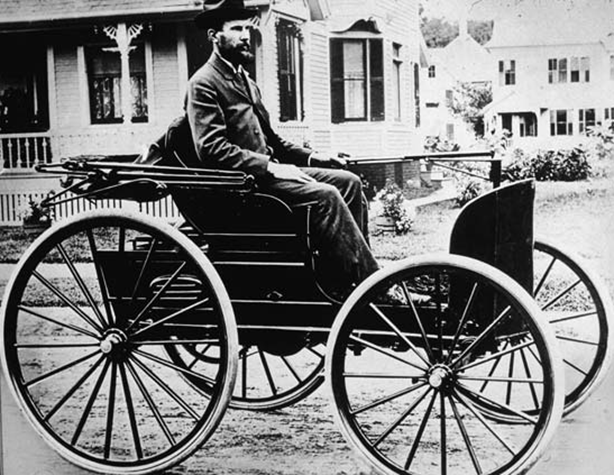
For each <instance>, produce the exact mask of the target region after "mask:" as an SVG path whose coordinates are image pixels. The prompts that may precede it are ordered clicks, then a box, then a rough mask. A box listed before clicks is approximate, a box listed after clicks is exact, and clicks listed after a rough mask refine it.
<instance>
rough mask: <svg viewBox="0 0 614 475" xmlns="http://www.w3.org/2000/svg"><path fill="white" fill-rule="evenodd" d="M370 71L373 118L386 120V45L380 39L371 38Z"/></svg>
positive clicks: (374, 119)
mask: <svg viewBox="0 0 614 475" xmlns="http://www.w3.org/2000/svg"><path fill="white" fill-rule="evenodd" d="M369 46H370V48H369V71H370V74H371V78H370V84H369V87H370V89H371V120H373V121H381V120H384V118H385V117H384V116H385V114H384V102H385V100H384V47H383V41H382V40H380V39H377V40H370V45H369Z"/></svg>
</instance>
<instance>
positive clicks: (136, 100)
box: [86, 43, 147, 124]
mask: <svg viewBox="0 0 614 475" xmlns="http://www.w3.org/2000/svg"><path fill="white" fill-rule="evenodd" d="M86 61H87V76H88V85H89V94H90V116H91V121H92V124H113V123H121V122H122V121H123V116H122V100H123V98H124V97H125V95H126V94H124V91H122V72H121V57H120V53H119V51H118V50H117V48H115V47H100V46H91V47H87V48H86ZM129 70H130V91H129V97H130V101H131V105H132V107H131V110H132V114H131V117H130V120H131V121H132V122H147V78H146V75H145V47H144V45H143V44H142V43H141V44H138V45H136V46H135V47H134V48H133V49H132V50H131V51H130V59H129Z"/></svg>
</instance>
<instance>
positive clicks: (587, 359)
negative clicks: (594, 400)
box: [533, 241, 614, 414]
mask: <svg viewBox="0 0 614 475" xmlns="http://www.w3.org/2000/svg"><path fill="white" fill-rule="evenodd" d="M580 262H581V260H580V259H579V258H576V257H572V254H570V253H568V252H567V251H562V250H561V249H559V248H557V247H555V246H553V245H552V244H549V243H547V242H543V241H536V242H535V246H534V252H533V266H534V275H535V288H534V292H533V293H534V298H535V300H536V301H537V304H538V306H539V307H540V309H541V310H542V311H543V312H544V313H545V314H546V317H547V319H548V321H549V322H550V323H551V324H552V326H553V328H554V331H555V335H556V338H557V340H558V343H559V347H560V348H561V353H562V355H563V362H564V365H563V366H564V368H565V411H564V412H565V414H569V413H570V412H572V411H573V410H575V409H577V408H578V407H579V406H580V405H581V404H582V403H583V402H584V401H585V400H586V398H587V397H588V396H589V395H590V394H591V392H592V391H593V389H595V388H596V387H597V386H598V384H599V383H600V382H601V381H602V379H603V376H604V375H605V374H606V372H607V369H608V368H609V366H610V363H611V360H612V346H613V345H614V336H613V334H612V333H613V332H612V321H611V320H612V312H613V309H612V302H611V300H610V296H609V293H608V290H607V288H606V287H605V285H604V284H603V283H602V282H601V280H600V279H598V278H597V277H596V276H594V275H591V274H590V272H589V271H588V270H587V267H586V265H585V264H580Z"/></svg>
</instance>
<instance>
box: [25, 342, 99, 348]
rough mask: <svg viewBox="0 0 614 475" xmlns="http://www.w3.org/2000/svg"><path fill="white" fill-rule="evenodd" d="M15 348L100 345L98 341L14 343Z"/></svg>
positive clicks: (87, 346)
mask: <svg viewBox="0 0 614 475" xmlns="http://www.w3.org/2000/svg"><path fill="white" fill-rule="evenodd" d="M13 346H14V347H15V348H37V349H42V348H56V349H57V348H91V347H95V346H100V343H98V342H95V343H15V344H14V345H13Z"/></svg>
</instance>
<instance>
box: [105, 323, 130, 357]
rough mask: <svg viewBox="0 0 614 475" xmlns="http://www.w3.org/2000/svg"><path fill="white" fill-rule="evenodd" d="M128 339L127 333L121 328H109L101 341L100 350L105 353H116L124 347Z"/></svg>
mask: <svg viewBox="0 0 614 475" xmlns="http://www.w3.org/2000/svg"><path fill="white" fill-rule="evenodd" d="M127 340H128V339H127V338H126V335H125V334H124V332H122V331H121V330H118V329H117V328H113V329H111V330H108V331H107V332H105V334H104V337H103V338H102V340H101V341H100V351H102V352H103V353H104V354H105V355H111V354H116V353H117V352H118V350H119V349H120V348H123V346H124V343H126V341H127Z"/></svg>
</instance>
